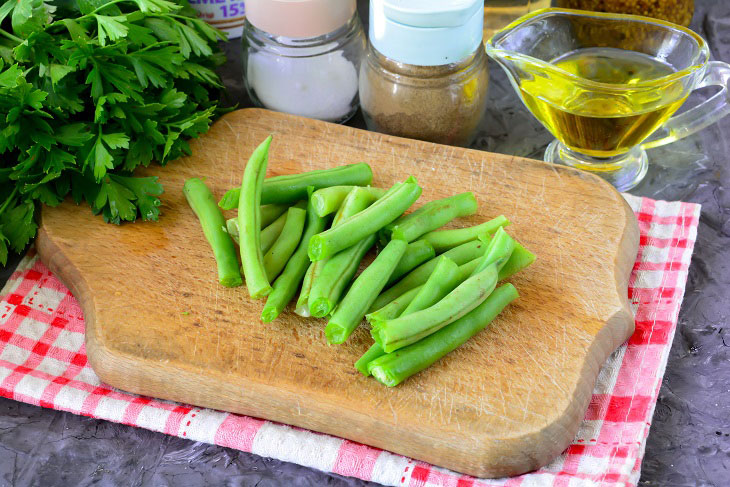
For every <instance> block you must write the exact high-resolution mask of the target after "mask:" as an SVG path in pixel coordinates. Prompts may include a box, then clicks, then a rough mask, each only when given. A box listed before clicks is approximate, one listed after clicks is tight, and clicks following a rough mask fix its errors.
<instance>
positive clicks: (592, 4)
mask: <svg viewBox="0 0 730 487" xmlns="http://www.w3.org/2000/svg"><path fill="white" fill-rule="evenodd" d="M555 6H556V7H562V8H572V9H578V10H593V11H596V12H610V13H615V14H633V15H643V16H645V17H653V18H655V19H661V20H667V21H669V22H674V23H675V24H680V25H684V26H688V25H689V23H690V22H691V21H692V15H693V14H694V11H695V2H694V0H556V1H555Z"/></svg>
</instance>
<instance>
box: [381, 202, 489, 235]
mask: <svg viewBox="0 0 730 487" xmlns="http://www.w3.org/2000/svg"><path fill="white" fill-rule="evenodd" d="M476 212H477V200H476V198H475V197H474V193H472V192H471V191H469V192H466V193H459V194H457V195H454V196H451V197H449V198H443V199H440V200H434V201H429V202H428V203H426V204H424V205H423V206H421V207H420V208H419V209H417V210H416V211H414V212H413V213H411V214H409V215H404V216H402V217H400V218H398V219H397V220H396V221H394V222H393V223H391V224H390V225H388V226H386V227H385V233H386V235H387V236H390V237H391V238H397V239H401V240H405V241H406V242H412V241H414V240H416V239H417V238H418V237H420V236H421V235H423V234H424V233H428V232H430V231H432V230H436V229H437V228H441V227H442V226H444V225H446V224H447V223H448V222H450V221H451V220H453V219H454V218H457V217H460V216H468V215H473V214H474V213H476Z"/></svg>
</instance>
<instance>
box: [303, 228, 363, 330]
mask: <svg viewBox="0 0 730 487" xmlns="http://www.w3.org/2000/svg"><path fill="white" fill-rule="evenodd" d="M373 244H375V234H372V235H370V236H368V237H365V238H364V239H363V240H361V241H360V242H358V243H356V244H355V245H353V246H352V247H349V248H347V249H345V250H343V251H342V252H339V253H337V254H335V255H334V256H333V257H331V258H330V259H329V260H328V261H327V264H325V266H324V269H322V273H321V274H320V275H319V277H316V278H315V279H314V284H312V290H311V292H310V294H309V311H310V313H311V314H312V316H315V317H317V318H322V317H324V316H327V315H328V314H329V313H330V311H332V309H334V307H335V305H337V303H338V302H339V301H340V297H341V296H342V293H343V291H344V290H345V287H346V286H347V285H348V284H349V283H350V281H351V280H352V278H353V276H354V275H355V273H356V272H357V269H358V267H360V262H361V261H362V259H363V257H365V254H366V253H367V251H368V250H370V247H372V246H373ZM310 249H311V246H310Z"/></svg>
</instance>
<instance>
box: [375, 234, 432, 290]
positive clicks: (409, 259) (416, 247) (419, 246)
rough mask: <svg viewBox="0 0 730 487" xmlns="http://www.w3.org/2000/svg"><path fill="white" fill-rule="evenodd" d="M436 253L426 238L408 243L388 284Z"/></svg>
mask: <svg viewBox="0 0 730 487" xmlns="http://www.w3.org/2000/svg"><path fill="white" fill-rule="evenodd" d="M435 255H436V252H435V251H434V249H433V247H432V246H431V244H430V243H428V242H426V241H425V240H416V241H415V242H413V243H410V244H408V248H407V249H406V253H405V254H403V257H401V259H400V262H398V265H397V266H396V267H395V270H394V271H393V274H391V276H390V279H388V283H387V284H386V286H390V285H391V284H393V283H394V282H395V281H397V280H398V279H400V278H401V277H403V276H404V275H405V274H407V273H408V272H410V271H412V270H413V269H415V268H416V267H418V266H419V265H421V264H423V263H424V262H426V261H427V260H431V259H433V258H434V256H435Z"/></svg>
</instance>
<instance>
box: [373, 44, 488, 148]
mask: <svg viewBox="0 0 730 487" xmlns="http://www.w3.org/2000/svg"><path fill="white" fill-rule="evenodd" d="M488 82H489V75H488V71H487V56H486V54H485V53H484V49H483V48H482V47H481V46H480V47H479V48H478V49H477V50H476V51H475V52H474V53H472V54H471V55H469V56H468V57H467V58H466V59H463V60H461V61H459V62H455V63H452V64H446V65H441V66H416V65H412V64H404V63H400V62H397V61H393V60H391V59H389V58H387V57H385V56H383V55H382V54H380V53H379V52H378V51H376V50H375V49H373V48H372V47H370V49H369V52H368V55H367V57H366V59H365V60H364V61H363V63H362V66H361V72H360V104H361V106H362V109H363V114H364V115H365V121H366V122H367V124H368V128H370V129H371V130H376V131H378V132H384V133H387V134H391V135H397V136H401V137H408V138H412V139H420V140H427V141H430V142H436V143H440V144H449V145H462V146H463V145H468V144H469V143H470V142H471V140H472V138H473V137H474V135H475V132H476V128H477V126H478V125H479V122H480V121H481V119H482V117H483V116H484V113H485V110H486V103H487V85H488Z"/></svg>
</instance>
